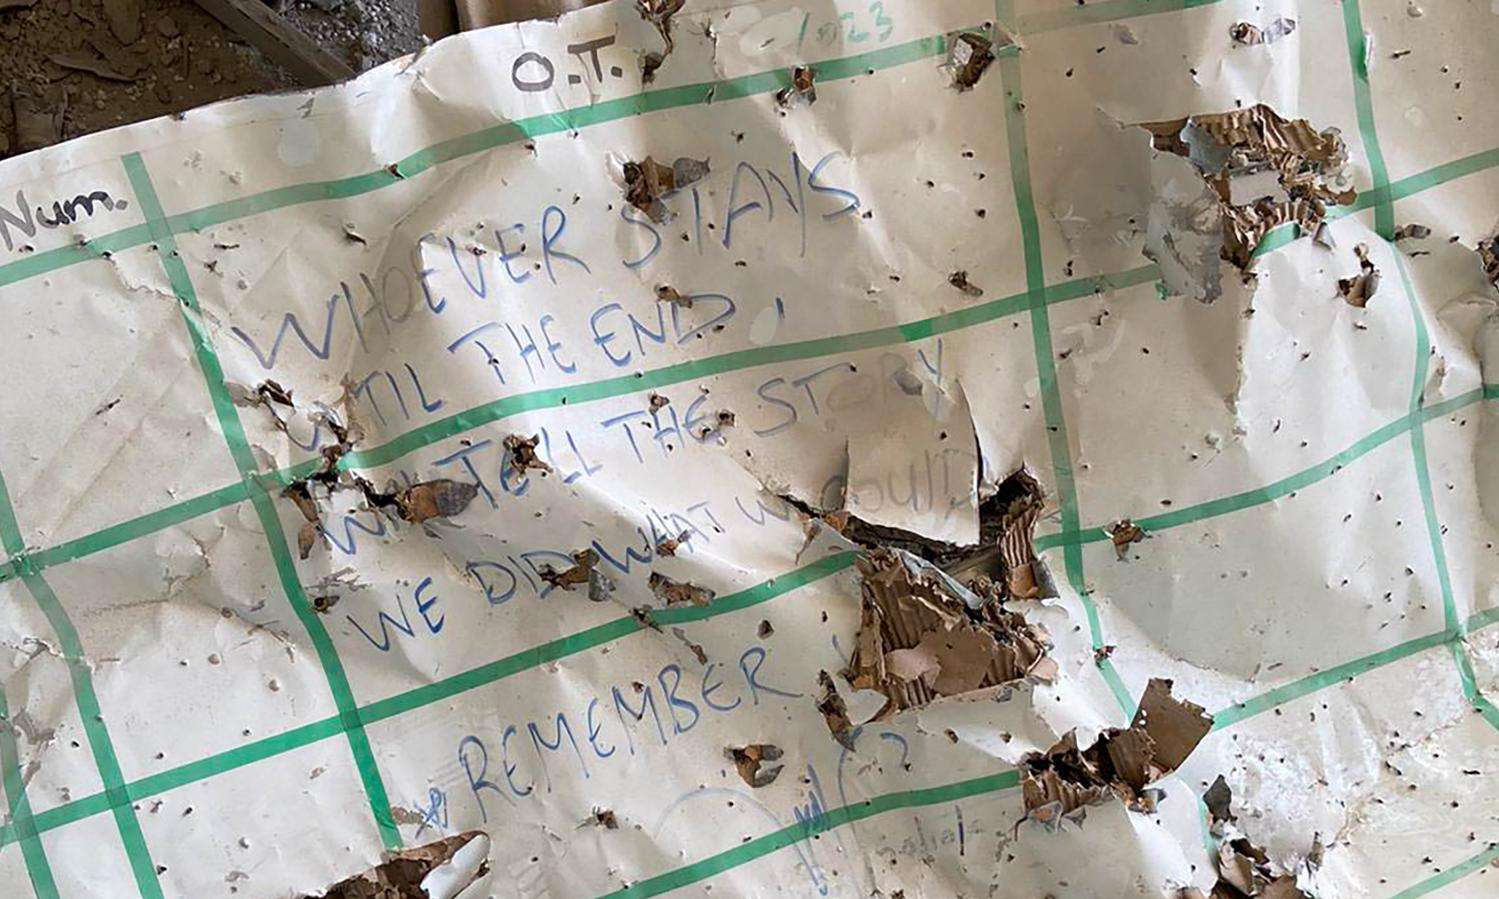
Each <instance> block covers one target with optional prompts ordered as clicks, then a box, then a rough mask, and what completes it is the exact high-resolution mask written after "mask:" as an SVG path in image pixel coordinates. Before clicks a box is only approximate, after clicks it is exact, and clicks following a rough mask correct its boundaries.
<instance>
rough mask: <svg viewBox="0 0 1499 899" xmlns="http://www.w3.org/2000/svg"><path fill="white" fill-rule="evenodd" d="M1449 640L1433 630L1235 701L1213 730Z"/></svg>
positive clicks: (1216, 719)
mask: <svg viewBox="0 0 1499 899" xmlns="http://www.w3.org/2000/svg"><path fill="white" fill-rule="evenodd" d="M1452 639H1455V636H1454V635H1453V634H1451V633H1449V632H1448V631H1437V632H1436V633H1434V634H1427V635H1426V636H1424V637H1417V638H1416V639H1414V640H1407V641H1405V642H1404V643H1399V644H1396V645H1395V646H1391V647H1390V648H1389V649H1382V650H1380V651H1379V652H1374V653H1370V654H1369V655H1366V656H1360V657H1359V658H1357V659H1354V660H1353V661H1351V662H1344V663H1343V664H1341V665H1338V666H1336V667H1333V668H1329V669H1327V670H1326V671H1319V672H1317V673H1316V674H1312V675H1308V676H1307V677H1303V678H1300V679H1298V680H1294V681H1291V682H1290V683H1289V684H1286V685H1284V686H1281V687H1276V688H1275V689H1273V690H1270V691H1268V692H1265V693H1261V694H1260V695H1258V696H1255V697H1254V698H1252V699H1246V700H1244V701H1243V702H1236V703H1234V704H1233V705H1231V706H1229V707H1228V708H1226V709H1223V710H1222V711H1218V712H1214V713H1213V730H1222V729H1224V728H1225V727H1232V726H1233V725H1235V724H1238V723H1239V722H1240V721H1243V720H1244V719H1246V718H1252V717H1254V716H1255V715H1258V714H1261V713H1263V712H1268V711H1270V710H1271V709H1273V708H1275V707H1276V706H1281V705H1285V704H1286V703H1288V702H1291V701H1292V700H1295V699H1300V698H1301V697H1303V696H1306V695H1307V694H1309V693H1315V692H1317V691H1318V690H1321V689H1322V688H1323V687H1330V686H1332V685H1333V684H1335V683H1338V682H1339V681H1345V680H1351V679H1353V678H1355V677H1358V676H1359V675H1360V674H1366V673H1368V672H1370V671H1373V670H1374V669H1375V668H1380V667H1383V666H1385V665H1388V664H1390V663H1392V662H1398V661H1400V660H1401V659H1404V658H1406V657H1408V656H1413V655H1415V654H1416V653H1418V652H1423V651H1425V650H1428V649H1431V648H1432V647H1435V646H1441V645H1442V644H1443V643H1446V642H1448V641H1450V640H1452Z"/></svg>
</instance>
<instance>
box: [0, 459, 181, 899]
mask: <svg viewBox="0 0 1499 899" xmlns="http://www.w3.org/2000/svg"><path fill="white" fill-rule="evenodd" d="M0 544H3V545H4V547H5V552H6V554H7V555H9V556H10V559H11V562H12V563H13V564H14V565H15V566H16V567H17V568H19V569H20V570H21V572H22V574H21V581H22V583H23V584H25V585H26V590H27V592H28V593H30V594H31V597H32V599H34V600H35V601H36V604H37V606H38V607H39V608H40V609H41V611H42V615H43V616H44V617H46V619H47V624H48V625H50V626H51V628H52V631H53V633H55V634H56V635H57V642H58V645H59V648H60V649H61V655H62V657H63V661H64V662H65V663H66V664H67V666H68V675H69V677H70V678H71V680H72V683H73V696H74V702H75V705H76V706H77V708H78V718H79V720H80V721H81V722H82V724H83V733H84V737H85V738H86V739H87V740H88V745H89V752H90V753H91V754H92V755H93V758H94V766H95V768H96V769H97V770H98V773H99V782H100V783H101V784H102V785H103V786H104V794H105V795H106V796H108V797H111V802H110V807H111V810H112V811H113V813H114V819H115V826H116V828H117V829H118V830H119V833H120V842H121V844H122V845H123V846H124V849H125V856H126V858H127V859H129V861H130V873H131V875H132V876H133V877H134V878H135V885H136V887H137V889H139V890H140V894H141V896H142V897H143V899H163V897H162V892H161V884H160V883H159V882H158V881H157V879H156V866H155V864H154V863H153V862H152V861H151V852H150V850H149V849H148V848H147V846H146V838H145V836H144V835H143V834H142V833H141V826H140V822H139V821H137V820H136V817H135V809H134V808H133V807H132V806H131V805H130V802H129V800H127V799H125V798H124V784H125V776H124V774H123V773H122V772H121V771H120V760H119V757H118V756H116V755H115V748H114V743H113V742H112V741H111V740H110V737H109V728H108V727H107V726H106V725H105V724H104V714H103V712H102V711H101V710H100V707H99V697H98V694H96V693H95V692H94V681H93V677H92V676H91V675H90V674H89V668H88V660H87V659H86V658H85V657H84V652H83V641H81V640H80V639H79V638H78V631H77V630H76V629H75V628H74V627H73V622H72V620H71V619H69V618H68V613H67V611H66V610H65V609H64V608H63V606H62V603H61V602H59V601H58V599H57V594H56V593H53V592H52V587H51V586H50V585H49V584H48V583H47V582H46V581H45V580H44V579H43V578H42V576H41V574H40V573H38V572H34V571H31V570H29V568H28V567H27V565H26V542H25V540H24V539H22V537H21V526H20V524H19V523H18V522H17V521H16V513H15V507H14V506H12V505H11V501H10V491H9V490H8V489H7V488H6V486H5V478H4V476H3V475H0ZM7 711H8V709H7ZM9 725H10V723H9V721H8V720H7V721H6V727H7V728H9ZM9 769H10V765H9V764H8V763H7V764H6V772H7V774H6V776H7V777H8V776H9ZM17 776H18V777H19V771H18V772H17ZM28 818H29V823H28ZM28 818H23V819H21V824H20V826H21V828H23V830H24V832H25V834H26V836H28V837H30V836H33V835H34V834H35V833H36V832H37V831H39V830H40V828H38V827H36V826H35V823H36V819H35V817H31V816H28ZM7 826H8V827H14V826H15V824H14V823H12V824H11V825H7ZM23 851H24V844H23ZM36 851H37V852H40V846H38V847H37V849H36ZM26 859H27V869H28V873H30V876H31V877H32V879H33V881H35V880H36V879H37V877H38V874H39V873H40V872H37V871H32V870H31V855H30V853H27V856H26ZM43 864H45V861H44V862H43ZM46 876H47V877H48V878H50V871H49V872H48V874H47V875H46Z"/></svg>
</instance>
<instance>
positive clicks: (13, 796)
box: [0, 684, 57, 899]
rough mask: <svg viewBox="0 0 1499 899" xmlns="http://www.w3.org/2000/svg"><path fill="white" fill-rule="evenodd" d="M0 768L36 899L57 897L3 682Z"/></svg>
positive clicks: (0, 710) (0, 705)
mask: <svg viewBox="0 0 1499 899" xmlns="http://www.w3.org/2000/svg"><path fill="white" fill-rule="evenodd" d="M0 768H3V774H4V778H5V799H6V802H7V803H8V804H9V806H10V822H11V824H10V826H11V828H12V829H14V830H15V831H17V832H18V835H19V838H20V841H21V856H22V858H24V859H25V860H26V874H27V876H29V877H30V878H31V889H32V891H33V892H35V893H36V895H37V899H57V884H56V882H54V881H53V879H52V866H51V865H50V864H49V863H48V862H47V853H46V851H45V850H44V849H42V838H41V837H40V836H39V835H38V834H37V830H36V821H35V820H33V819H32V817H31V800H29V799H27V798H26V781H25V780H24V779H23V777H22V775H21V754H20V753H19V752H18V751H17V750H16V734H15V730H14V728H12V727H11V723H10V706H9V705H8V704H7V703H6V701H5V689H4V684H0Z"/></svg>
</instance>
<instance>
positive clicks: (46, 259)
mask: <svg viewBox="0 0 1499 899" xmlns="http://www.w3.org/2000/svg"><path fill="white" fill-rule="evenodd" d="M150 239H151V235H150V232H149V231H148V230H147V228H146V226H145V225H131V226H130V227H128V228H122V229H120V230H119V231H111V232H110V233H108V234H105V235H103V236H101V237H96V238H94V239H93V240H87V241H84V242H83V243H80V244H71V245H69V246H66V247H58V248H56V249H54V250H44V251H42V252H40V253H33V254H31V255H29V256H23V257H22V258H20V259H17V260H16V261H14V262H7V263H5V264H4V265H0V287H4V286H5V285H7V284H15V283H17V282H19V281H25V280H27V279H28V278H36V277H40V276H41V275H45V274H47V273H48V272H55V271H58V270H59V269H65V268H69V267H71V266H74V265H77V264H79V263H80V262H89V261H91V260H94V259H103V258H104V257H106V256H108V255H109V254H110V253H117V252H119V251H120V250H126V249H129V248H131V247H138V246H140V245H141V244H143V243H145V242H147V241H148V240H150Z"/></svg>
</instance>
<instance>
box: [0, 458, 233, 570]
mask: <svg viewBox="0 0 1499 899" xmlns="http://www.w3.org/2000/svg"><path fill="white" fill-rule="evenodd" d="M249 495H250V494H249V488H248V487H246V486H245V483H244V482H243V481H238V482H235V483H233V484H230V485H229V486H227V487H220V488H219V489H217V490H211V491H209V492H208V493H205V494H203V495H202V496H195V497H193V498H192V499H189V500H185V501H183V502H180V503H177V504H176V505H172V506H167V507H166V508H164V509H160V510H157V511H155V512H148V513H146V514H145V515H141V516H138V517H136V518H132V519H130V520H129V521H126V522H122V523H121V524H117V525H114V526H113V527H109V528H105V529H104V530H102V531H98V532H96V533H93V534H89V535H88V536H86V537H80V538H78V539H77V540H69V541H68V542H66V543H59V544H58V545H56V546H54V547H52V548H51V549H46V550H42V551H41V552H38V553H36V554H35V555H33V556H30V557H29V558H30V560H31V561H32V562H33V563H35V564H36V565H38V566H40V567H42V568H48V567H51V566H53V565H60V564H62V563H64V562H71V561H73V560H75V559H81V558H83V557H84V556H89V555H93V554H94V553H97V552H102V551H104V550H106V549H111V548H113V547H116V546H119V545H120V544H122V543H128V542H130V541H131V540H135V539H136V538H138V537H144V536H146V535H148V534H154V533H156V532H157V531H161V530H165V529H167V528H169V527H172V526H173V525H178V524H182V523H183V522H185V521H191V520H192V519H194V518H197V517H198V516H199V515H206V514H208V513H209V512H213V511H216V510H218V509H222V508H224V507H226V506H233V505H235V504H237V503H241V502H244V501H245V500H246V499H248V498H249ZM0 580H3V578H0Z"/></svg>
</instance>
